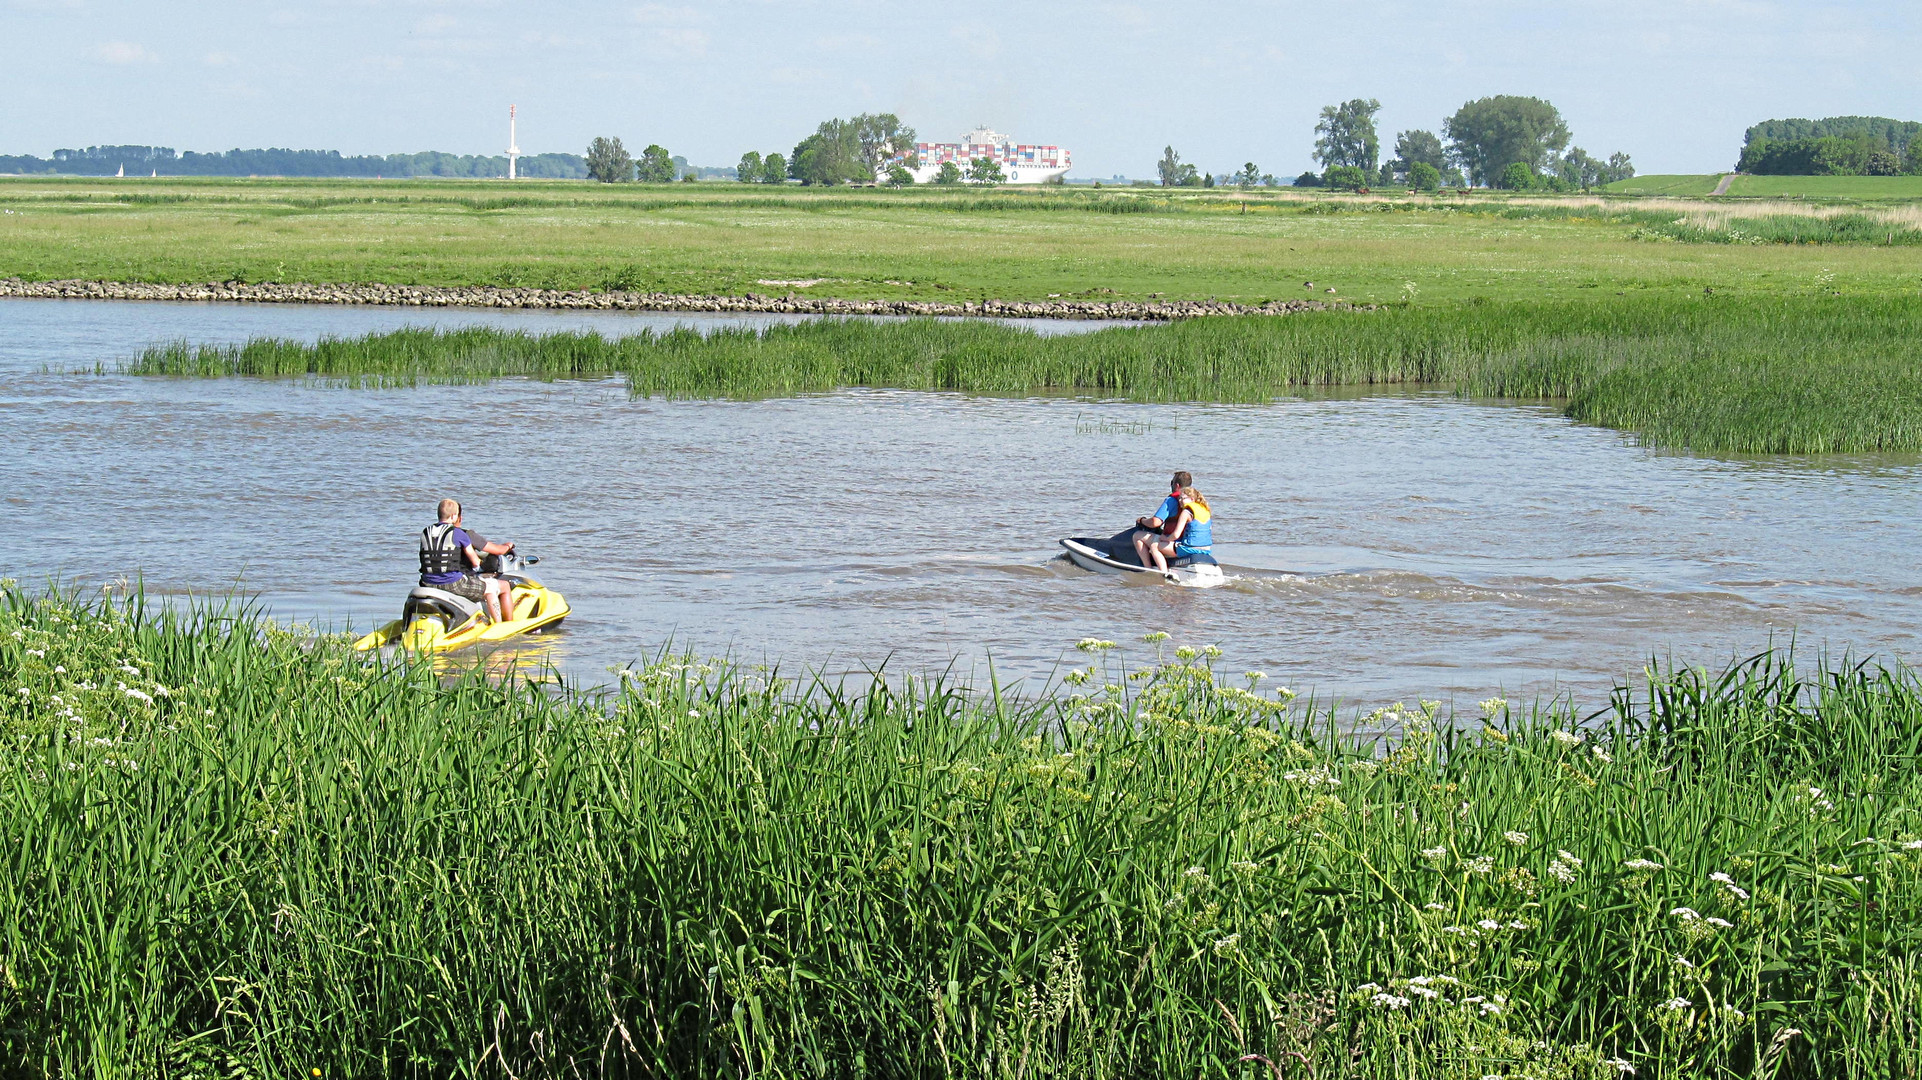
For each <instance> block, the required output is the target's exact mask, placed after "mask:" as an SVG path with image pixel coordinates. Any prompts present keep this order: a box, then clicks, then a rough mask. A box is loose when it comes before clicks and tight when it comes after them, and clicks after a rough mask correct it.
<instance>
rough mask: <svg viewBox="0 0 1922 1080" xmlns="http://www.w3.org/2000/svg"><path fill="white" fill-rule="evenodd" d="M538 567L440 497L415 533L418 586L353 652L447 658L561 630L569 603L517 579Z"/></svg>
mask: <svg viewBox="0 0 1922 1080" xmlns="http://www.w3.org/2000/svg"><path fill="white" fill-rule="evenodd" d="M538 561H539V560H538V559H534V558H531V557H530V558H527V559H522V558H520V557H519V556H517V555H516V554H515V553H514V545H513V544H512V543H504V544H501V543H490V542H488V540H487V538H486V537H484V536H481V535H480V534H478V533H473V532H469V531H468V530H467V529H465V528H463V523H462V514H461V505H460V503H459V502H456V501H455V500H453V499H442V500H441V501H440V519H439V520H438V521H436V522H435V523H434V524H432V525H429V526H428V527H427V528H425V529H422V530H421V533H420V585H419V586H418V587H416V588H415V589H414V590H413V591H412V592H410V593H408V594H407V602H406V603H405V604H404V605H403V606H402V608H401V616H400V618H399V619H397V620H395V621H394V622H391V623H388V624H387V625H386V626H383V627H381V628H380V629H379V630H376V631H374V632H373V633H371V634H368V635H367V636H366V637H363V638H361V639H360V640H359V641H357V642H355V643H354V648H356V649H362V650H366V649H377V648H380V647H382V646H385V645H392V644H396V643H398V644H400V645H401V646H402V647H404V648H406V649H408V650H410V651H415V652H421V651H432V652H444V651H446V650H449V649H458V648H461V647H463V646H466V645H472V644H476V643H480V642H490V641H503V640H505V639H507V638H511V637H516V636H518V635H520V634H525V633H530V632H534V631H539V630H542V629H545V628H546V627H550V626H558V625H560V622H561V620H562V619H564V618H566V617H567V613H568V606H567V601H566V599H565V598H563V597H562V596H561V594H560V593H557V592H554V591H552V590H550V589H548V588H546V587H545V586H543V585H541V583H540V582H538V581H535V580H534V579H532V578H530V577H526V576H524V575H523V574H521V573H520V571H521V569H522V567H524V566H532V565H533V564H534V563H536V562H538Z"/></svg>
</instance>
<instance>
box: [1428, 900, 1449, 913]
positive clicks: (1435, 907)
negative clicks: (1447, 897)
mask: <svg viewBox="0 0 1922 1080" xmlns="http://www.w3.org/2000/svg"><path fill="white" fill-rule="evenodd" d="M1422 907H1423V908H1425V909H1427V910H1429V911H1447V910H1448V905H1447V904H1437V903H1436V902H1434V901H1433V900H1430V901H1429V902H1427V903H1426V904H1423V905H1422Z"/></svg>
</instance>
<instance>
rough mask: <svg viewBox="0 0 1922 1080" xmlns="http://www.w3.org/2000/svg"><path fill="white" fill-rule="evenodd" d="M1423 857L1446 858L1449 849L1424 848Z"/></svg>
mask: <svg viewBox="0 0 1922 1080" xmlns="http://www.w3.org/2000/svg"><path fill="white" fill-rule="evenodd" d="M1421 857H1422V858H1424V859H1445V858H1447V857H1448V849H1447V848H1445V847H1431V848H1423V849H1421Z"/></svg>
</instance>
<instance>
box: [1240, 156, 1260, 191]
mask: <svg viewBox="0 0 1922 1080" xmlns="http://www.w3.org/2000/svg"><path fill="white" fill-rule="evenodd" d="M1234 182H1235V184H1236V185H1237V186H1239V187H1245V188H1251V187H1254V186H1255V185H1256V184H1259V183H1261V170H1260V169H1257V168H1255V163H1254V162H1252V161H1250V162H1248V163H1247V164H1245V165H1243V166H1242V167H1241V171H1240V172H1238V173H1236V174H1235V175H1234Z"/></svg>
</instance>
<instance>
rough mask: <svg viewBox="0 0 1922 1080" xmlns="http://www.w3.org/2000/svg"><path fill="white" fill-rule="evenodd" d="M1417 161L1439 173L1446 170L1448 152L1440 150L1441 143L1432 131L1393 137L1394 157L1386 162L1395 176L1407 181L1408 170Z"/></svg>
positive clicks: (1408, 132) (1418, 130)
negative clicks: (1430, 166) (1425, 163)
mask: <svg viewBox="0 0 1922 1080" xmlns="http://www.w3.org/2000/svg"><path fill="white" fill-rule="evenodd" d="M1418 161H1425V162H1427V163H1428V164H1430V165H1433V166H1434V167H1435V171H1436V172H1437V173H1440V172H1441V171H1442V170H1444V169H1446V168H1448V152H1447V151H1446V150H1444V149H1442V141H1441V138H1440V137H1439V136H1437V135H1436V134H1435V133H1434V132H1432V131H1422V130H1420V129H1416V130H1414V131H1404V132H1402V133H1401V134H1399V135H1397V136H1395V156H1394V158H1393V159H1392V160H1390V161H1389V162H1388V164H1389V166H1390V167H1392V168H1393V169H1394V171H1395V175H1396V176H1398V177H1401V178H1402V179H1404V180H1405V179H1407V178H1408V176H1409V170H1410V169H1412V168H1414V166H1415V163H1416V162H1418Z"/></svg>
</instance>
